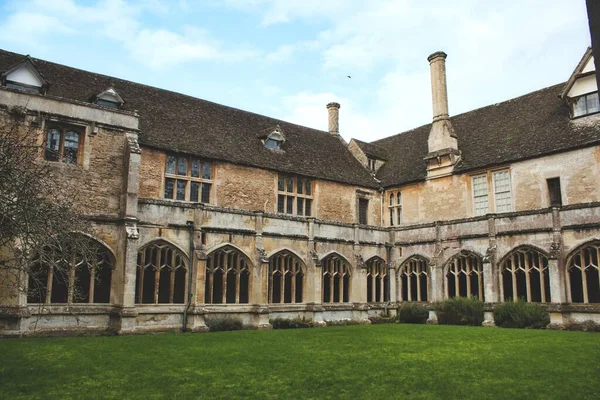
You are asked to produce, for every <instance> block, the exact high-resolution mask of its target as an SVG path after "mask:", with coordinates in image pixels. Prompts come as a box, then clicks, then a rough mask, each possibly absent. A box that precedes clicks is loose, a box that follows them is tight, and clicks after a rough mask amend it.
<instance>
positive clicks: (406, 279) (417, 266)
mask: <svg viewBox="0 0 600 400" xmlns="http://www.w3.org/2000/svg"><path fill="white" fill-rule="evenodd" d="M429 263H430V259H429V258H427V257H425V256H422V255H420V254H412V255H411V256H409V257H407V258H406V259H405V260H404V261H403V262H402V263H401V264H400V266H399V267H398V270H397V272H396V279H397V283H398V294H399V296H400V299H399V300H400V301H430V299H431V295H430V293H431V278H430V274H431V269H430V267H429Z"/></svg>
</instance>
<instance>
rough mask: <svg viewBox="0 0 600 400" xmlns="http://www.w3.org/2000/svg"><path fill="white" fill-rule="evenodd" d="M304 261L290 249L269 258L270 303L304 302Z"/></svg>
mask: <svg viewBox="0 0 600 400" xmlns="http://www.w3.org/2000/svg"><path fill="white" fill-rule="evenodd" d="M303 270H304V263H303V262H302V260H300V259H299V258H298V257H297V256H296V255H294V254H293V253H291V252H289V251H285V250H283V251H280V252H278V253H277V254H274V255H272V256H271V258H269V282H268V285H269V303H302V300H303V298H304V293H303V291H304V272H303Z"/></svg>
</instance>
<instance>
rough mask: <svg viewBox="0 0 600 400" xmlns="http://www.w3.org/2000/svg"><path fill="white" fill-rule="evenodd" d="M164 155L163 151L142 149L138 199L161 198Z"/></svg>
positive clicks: (148, 148)
mask: <svg viewBox="0 0 600 400" xmlns="http://www.w3.org/2000/svg"><path fill="white" fill-rule="evenodd" d="M165 162H166V154H165V152H164V151H161V150H157V149H152V148H150V147H144V148H143V149H142V160H141V163H140V191H139V196H140V197H148V198H151V199H158V198H161V197H162V195H163V193H162V186H163V174H164V171H165Z"/></svg>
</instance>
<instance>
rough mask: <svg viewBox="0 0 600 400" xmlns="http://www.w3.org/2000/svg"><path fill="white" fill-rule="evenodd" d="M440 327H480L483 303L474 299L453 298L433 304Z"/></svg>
mask: <svg viewBox="0 0 600 400" xmlns="http://www.w3.org/2000/svg"><path fill="white" fill-rule="evenodd" d="M434 308H435V310H436V312H437V318H438V323H439V324H441V325H471V326H480V325H481V323H482V322H483V301H481V300H479V299H478V298H476V297H453V298H452V299H449V300H446V301H442V302H438V303H435V304H434Z"/></svg>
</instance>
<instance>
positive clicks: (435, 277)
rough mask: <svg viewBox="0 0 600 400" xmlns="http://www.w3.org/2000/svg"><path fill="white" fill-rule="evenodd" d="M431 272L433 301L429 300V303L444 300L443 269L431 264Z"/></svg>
mask: <svg viewBox="0 0 600 400" xmlns="http://www.w3.org/2000/svg"><path fill="white" fill-rule="evenodd" d="M429 271H430V274H431V276H430V278H431V279H430V282H431V287H430V290H431V299H429V301H442V300H444V286H443V283H444V282H443V281H444V277H443V273H442V267H438V266H437V265H436V264H429Z"/></svg>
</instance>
